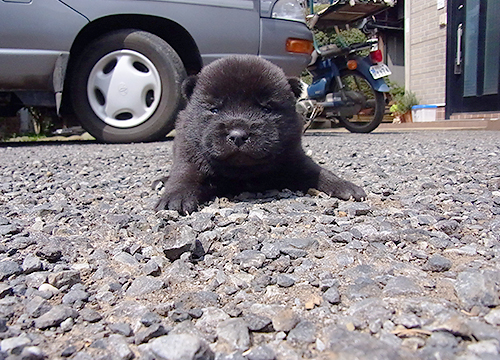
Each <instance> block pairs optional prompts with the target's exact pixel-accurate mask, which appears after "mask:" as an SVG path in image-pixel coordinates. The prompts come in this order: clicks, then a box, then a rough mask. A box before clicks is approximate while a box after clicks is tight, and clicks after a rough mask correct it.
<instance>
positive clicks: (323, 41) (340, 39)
mask: <svg viewBox="0 0 500 360" xmlns="http://www.w3.org/2000/svg"><path fill="white" fill-rule="evenodd" d="M314 36H315V38H316V42H317V44H318V46H323V45H328V44H335V45H337V46H338V47H346V46H349V45H352V44H358V43H362V42H365V41H366V40H367V38H366V35H365V34H364V33H363V32H362V31H361V30H359V29H356V28H350V29H345V30H340V31H339V32H338V33H337V31H336V30H335V29H333V28H330V29H328V30H324V31H321V30H314Z"/></svg>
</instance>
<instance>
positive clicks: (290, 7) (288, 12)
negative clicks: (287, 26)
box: [271, 0, 306, 22]
mask: <svg viewBox="0 0 500 360" xmlns="http://www.w3.org/2000/svg"><path fill="white" fill-rule="evenodd" d="M271 16H272V17H273V18H275V19H284V20H293V21H301V22H305V21H306V9H305V4H304V1H301V0H278V1H277V2H276V3H275V4H274V7H273V11H272V15H271Z"/></svg>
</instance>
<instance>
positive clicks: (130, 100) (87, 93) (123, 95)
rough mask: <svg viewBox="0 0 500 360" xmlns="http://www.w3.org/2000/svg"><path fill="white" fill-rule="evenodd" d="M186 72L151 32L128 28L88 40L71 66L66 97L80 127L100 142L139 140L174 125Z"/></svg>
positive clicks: (156, 135)
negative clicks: (70, 102) (71, 71)
mask: <svg viewBox="0 0 500 360" xmlns="http://www.w3.org/2000/svg"><path fill="white" fill-rule="evenodd" d="M185 77H186V70H185V69H184V66H183V64H182V61H181V59H180V57H179V56H178V55H177V53H176V52H175V50H174V49H173V48H172V47H171V46H170V45H169V44H168V43H167V42H166V41H164V40H163V39H161V38H160V37H158V36H156V35H153V34H151V33H148V32H145V31H140V30H135V29H128V30H119V31H115V32H112V33H108V34H106V35H104V36H102V37H101V38H99V39H97V40H95V41H94V42H92V43H90V44H89V45H88V46H87V47H86V48H85V49H84V50H83V52H82V53H81V55H80V56H79V58H78V60H77V63H76V66H75V67H74V68H73V76H72V80H71V99H72V104H73V109H74V111H75V115H76V117H77V118H78V120H79V121H80V123H81V125H82V126H83V128H84V129H85V130H87V131H88V132H89V133H90V134H91V135H92V136H94V137H95V138H96V139H97V140H99V141H102V142H113V143H126V142H145V141H154V140H159V139H161V138H164V137H165V136H166V135H167V134H168V133H169V132H170V131H172V130H173V129H174V126H175V117H176V115H177V112H178V111H179V109H180V107H181V106H182V95H181V84H182V81H183V80H184V79H185Z"/></svg>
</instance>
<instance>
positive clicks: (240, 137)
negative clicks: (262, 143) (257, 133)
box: [227, 129, 249, 147]
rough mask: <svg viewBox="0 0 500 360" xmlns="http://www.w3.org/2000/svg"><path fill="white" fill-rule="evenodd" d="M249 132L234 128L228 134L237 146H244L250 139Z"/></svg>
mask: <svg viewBox="0 0 500 360" xmlns="http://www.w3.org/2000/svg"><path fill="white" fill-rule="evenodd" d="M248 137H249V135H248V133H247V132H246V131H245V130H243V129H233V130H231V131H230V132H229V134H228V135H227V140H228V141H230V142H232V143H233V144H234V145H236V146H237V147H240V146H242V145H243V144H244V143H245V142H246V141H247V140H248Z"/></svg>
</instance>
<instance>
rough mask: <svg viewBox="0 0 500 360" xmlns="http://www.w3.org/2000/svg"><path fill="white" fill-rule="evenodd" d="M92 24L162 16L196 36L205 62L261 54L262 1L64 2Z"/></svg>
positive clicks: (72, 0)
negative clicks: (119, 17) (122, 16)
mask: <svg viewBox="0 0 500 360" xmlns="http://www.w3.org/2000/svg"><path fill="white" fill-rule="evenodd" d="M63 1H64V3H66V4H68V5H69V6H71V7H72V8H74V9H76V10H78V12H80V13H82V14H83V15H85V16H86V17H87V18H89V19H90V20H91V21H95V20H98V19H100V18H104V17H105V16H110V15H119V14H141V15H151V16H156V17H163V18H165V19H169V20H171V21H174V22H175V23H177V24H179V25H181V26H182V27H183V28H184V29H186V30H187V32H188V33H189V34H190V35H191V36H192V37H193V39H194V41H195V43H196V45H197V46H198V49H199V50H200V54H201V57H202V59H203V63H204V64H205V65H206V64H208V63H209V62H211V61H213V60H215V59H218V58H220V57H223V56H226V55H229V54H254V55H257V54H258V53H259V44H260V13H259V11H260V0H188V1H180V0H155V1H150V0H130V1H124V0H87V1H81V0H63Z"/></svg>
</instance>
